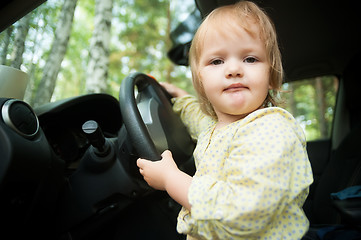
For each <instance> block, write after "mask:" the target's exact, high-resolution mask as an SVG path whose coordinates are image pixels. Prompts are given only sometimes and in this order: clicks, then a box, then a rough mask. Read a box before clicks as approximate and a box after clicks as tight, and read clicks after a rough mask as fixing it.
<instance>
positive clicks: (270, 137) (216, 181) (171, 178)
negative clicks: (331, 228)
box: [137, 1, 313, 240]
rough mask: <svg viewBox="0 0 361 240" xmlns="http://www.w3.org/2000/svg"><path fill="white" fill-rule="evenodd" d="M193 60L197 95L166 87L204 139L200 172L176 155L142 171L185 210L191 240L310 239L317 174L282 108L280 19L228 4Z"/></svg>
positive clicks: (183, 225) (250, 6)
mask: <svg viewBox="0 0 361 240" xmlns="http://www.w3.org/2000/svg"><path fill="white" fill-rule="evenodd" d="M189 58H190V66H191V70H192V76H193V85H194V87H195V89H196V91H197V94H198V99H196V98H195V97H193V96H190V95H189V94H187V93H186V92H184V91H183V90H181V89H179V88H176V87H175V86H173V85H170V84H163V86H164V87H165V88H166V89H167V91H168V92H169V93H170V94H171V95H172V96H173V97H174V105H173V108H174V110H175V111H176V112H178V113H179V114H180V116H181V118H182V121H183V122H184V124H185V125H186V126H187V127H188V130H189V132H190V133H191V135H192V137H193V138H194V139H196V140H197V147H196V149H195V151H194V160H195V163H196V168H197V170H196V173H195V175H194V176H189V175H187V174H186V173H184V172H182V171H180V170H179V169H178V167H177V165H176V164H175V162H174V160H173V158H172V155H171V152H170V151H168V150H167V151H165V152H164V153H163V154H162V160H160V161H157V162H152V161H148V160H145V159H138V161H137V165H138V167H139V170H140V173H141V174H142V175H143V177H144V179H145V180H146V181H147V183H148V184H149V185H150V186H152V187H153V188H155V189H158V190H165V191H167V193H168V194H169V195H170V196H171V197H172V198H173V199H174V200H175V201H177V202H178V203H180V204H181V205H182V206H183V208H182V210H181V211H180V213H179V216H178V223H177V231H178V232H180V233H183V234H186V235H187V236H188V239H222V240H224V239H301V238H302V236H303V235H304V234H305V233H306V231H307V229H308V225H309V222H308V219H307V218H306V216H305V214H304V212H303V210H302V206H303V203H304V201H305V199H306V197H307V195H308V191H309V185H310V184H311V183H312V181H313V178H312V171H311V167H310V163H309V160H308V157H307V152H306V148H305V146H306V142H305V136H304V133H303V130H302V129H301V128H300V126H299V125H298V124H297V122H296V120H295V119H294V118H293V117H292V115H291V114H290V113H288V112H287V111H286V110H284V109H281V108H278V107H275V104H276V97H277V94H278V91H279V89H280V86H281V84H282V78H283V69H282V63H281V56H280V52H279V48H278V44H277V37H276V33H275V29H274V26H273V24H272V22H271V20H270V19H269V18H268V17H267V15H266V14H265V13H264V12H263V11H262V10H261V9H260V8H259V7H258V6H257V5H255V4H254V3H252V2H248V1H241V2H239V3H236V4H234V5H227V6H223V7H220V8H218V9H216V10H214V11H213V12H212V13H211V14H210V15H208V16H207V18H206V19H205V20H204V21H203V23H202V24H201V26H200V27H199V29H198V31H197V33H196V34H195V37H194V40H193V41H192V45H191V49H190V56H189Z"/></svg>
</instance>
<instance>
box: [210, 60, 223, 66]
mask: <svg viewBox="0 0 361 240" xmlns="http://www.w3.org/2000/svg"><path fill="white" fill-rule="evenodd" d="M222 63H223V60H221V59H215V60H213V61H211V64H212V65H219V64H222Z"/></svg>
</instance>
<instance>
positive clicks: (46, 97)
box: [33, 0, 77, 107]
mask: <svg viewBox="0 0 361 240" xmlns="http://www.w3.org/2000/svg"><path fill="white" fill-rule="evenodd" d="M76 3H77V0H64V5H63V8H62V10H61V13H60V18H59V22H58V25H57V27H56V30H55V38H54V40H53V43H52V47H51V50H50V54H49V57H48V59H47V62H46V64H45V66H44V73H43V77H42V79H41V80H40V83H39V86H38V91H37V94H36V96H35V99H34V104H33V105H34V107H36V106H39V105H42V104H44V103H47V102H49V101H50V100H51V97H52V95H53V92H54V88H55V85H56V79H57V77H58V74H59V72H60V69H61V63H62V61H63V59H64V56H65V53H66V49H67V46H68V42H69V37H70V33H71V27H72V24H73V18H74V12H75V7H76Z"/></svg>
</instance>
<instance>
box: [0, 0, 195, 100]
mask: <svg viewBox="0 0 361 240" xmlns="http://www.w3.org/2000/svg"><path fill="white" fill-rule="evenodd" d="M70 2H75V4H76V5H75V10H70V9H71V7H68V10H67V11H65V12H66V14H68V15H69V16H68V17H67V18H66V17H64V19H72V22H71V28H70V32H69V41H64V39H63V42H61V44H64V46H63V48H64V49H65V54H64V56H60V55H59V56H60V58H61V59H60V60H59V61H58V59H57V58H56V57H54V52H56V51H53V47H54V46H60V45H61V44H59V43H56V42H55V41H56V36H57V32H59V33H60V32H61V31H60V30H62V31H63V32H61V33H60V34H58V36H60V38H61V36H64V34H65V33H64V31H65V30H66V29H65V28H61V24H60V23H61V19H62V16H63V15H64V14H62V10H63V8H64V7H65V5H66V4H69V3H70ZM105 2H112V3H111V4H112V7H111V8H110V9H111V10H110V11H109V12H110V15H111V16H110V17H109V16H108V19H110V34H109V35H107V34H108V33H106V34H102V33H100V34H99V33H98V35H99V36H103V37H104V36H107V37H106V38H107V39H108V40H109V42H108V43H106V44H104V42H99V43H95V44H94V45H92V43H93V42H94V41H97V39H96V38H93V36H94V35H95V32H96V31H95V28H96V27H95V24H96V22H97V21H98V20H99V19H98V20H96V19H97V18H96V14H97V11H96V10H97V9H103V8H102V7H98V6H96V4H100V3H105ZM194 9H195V3H194V1H193V0H186V1H169V0H152V1H143V0H132V1H124V0H113V1H94V0H78V1H75V0H67V1H57V0H48V1H46V2H45V3H44V4H42V5H41V6H39V7H38V8H37V9H35V10H33V11H32V12H30V13H29V14H27V15H26V16H25V17H24V18H22V19H20V20H19V21H17V22H16V23H14V24H13V25H12V26H10V27H9V28H8V29H6V30H4V31H3V32H1V33H0V56H1V63H0V64H3V65H7V66H14V63H15V57H14V56H15V55H16V53H19V50H20V51H21V53H20V55H19V56H20V57H21V58H20V63H19V64H18V63H17V64H16V66H15V67H16V68H20V69H21V70H22V71H24V72H26V73H27V74H28V75H29V77H30V81H29V84H28V87H27V90H26V93H25V97H24V101H26V102H28V103H29V104H30V105H32V106H33V107H36V106H38V105H40V104H43V103H46V102H49V101H57V100H60V99H64V98H68V97H73V96H78V95H83V94H88V93H92V92H104V93H108V94H110V95H112V96H114V97H115V98H118V94H119V87H120V84H121V82H122V80H123V79H124V78H125V77H126V76H128V75H129V74H131V73H133V72H143V73H146V74H150V75H152V76H153V77H155V78H156V79H157V80H159V81H168V82H173V83H174V84H176V85H178V86H179V87H182V88H184V89H188V90H191V89H192V83H191V80H190V78H191V74H190V71H189V68H188V67H187V66H178V65H176V64H174V63H173V62H172V61H171V60H170V59H169V58H168V56H167V52H168V51H169V50H170V49H171V48H172V42H171V40H170V37H169V35H170V32H171V30H172V29H174V28H175V27H176V26H177V25H178V24H179V23H180V22H182V21H184V19H186V18H187V16H188V15H189V14H190V13H191V12H192V11H193V10H194ZM71 16H73V18H71ZM62 26H65V24H63V25H62ZM21 29H25V30H26V31H24V32H23V35H22V37H21V38H20V39H21V40H22V41H17V39H18V38H17V34H18V33H20V31H21ZM104 45H107V49H104V51H103V52H105V53H106V54H108V56H107V59H108V63H105V64H103V65H102V66H106V68H107V71H106V73H105V74H106V81H105V84H99V83H100V82H101V81H102V80H101V79H100V77H99V78H97V79H96V80H95V82H94V81H93V83H90V78H92V77H93V76H95V74H96V72H94V73H91V71H92V69H94V67H96V66H99V65H101V63H102V62H101V61H100V60H95V61H94V60H93V65H92V64H91V63H92V62H91V59H90V57H91V56H97V55H101V54H103V53H102V52H95V48H96V47H99V46H104ZM94 46H95V47H94ZM59 52H60V51H57V53H59ZM52 56H53V58H51V57H52ZM18 59H19V58H18ZM51 59H52V61H53V62H51ZM58 62H60V65H61V66H60V67H59V71H58V72H57V73H56V77H55V79H56V80H51V83H46V82H45V81H46V79H52V76H51V77H49V76H48V75H46V74H47V72H50V73H49V74H51V72H55V71H53V70H51V71H50V70H49V69H50V68H52V67H53V66H54V65H56V64H57V63H58ZM94 62H95V64H94ZM42 82H45V83H44V84H42ZM49 82H50V81H49ZM94 85H98V86H95V87H93V89H89V86H94ZM47 88H49V89H47ZM97 89H100V90H97ZM40 91H42V92H44V91H46V94H48V93H49V94H50V97H48V99H46V100H44V101H43V100H41V99H40V98H41V97H42V96H44V95H46V94H45V93H40ZM39 99H40V100H39Z"/></svg>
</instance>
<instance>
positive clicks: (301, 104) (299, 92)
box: [281, 76, 338, 141]
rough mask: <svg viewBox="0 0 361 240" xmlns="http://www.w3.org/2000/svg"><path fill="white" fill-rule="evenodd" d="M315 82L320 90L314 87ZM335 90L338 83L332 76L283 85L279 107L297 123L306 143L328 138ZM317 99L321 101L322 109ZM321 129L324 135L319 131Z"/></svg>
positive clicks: (334, 101)
mask: <svg viewBox="0 0 361 240" xmlns="http://www.w3.org/2000/svg"><path fill="white" fill-rule="evenodd" d="M317 80H319V81H320V82H321V84H320V86H319V88H320V89H318V88H317V87H316V81H317ZM337 89H338V81H337V79H336V78H335V77H333V76H324V77H320V78H318V79H317V78H316V79H315V78H312V79H306V80H302V81H296V82H291V83H286V84H284V86H283V93H282V94H281V96H282V99H283V102H284V104H282V106H281V107H284V108H285V109H287V110H288V111H289V112H291V113H292V114H293V116H295V118H296V119H297V120H298V121H299V123H300V124H301V126H302V127H303V128H304V130H305V133H306V137H307V140H308V141H312V140H316V139H325V138H329V137H330V134H331V127H332V121H333V115H334V111H333V109H334V107H335V103H336V92H337ZM317 99H321V100H322V101H323V103H324V106H323V107H322V105H321V104H319V102H318V101H317ZM323 127H324V128H325V130H326V133H323V132H322V131H321V129H323Z"/></svg>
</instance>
